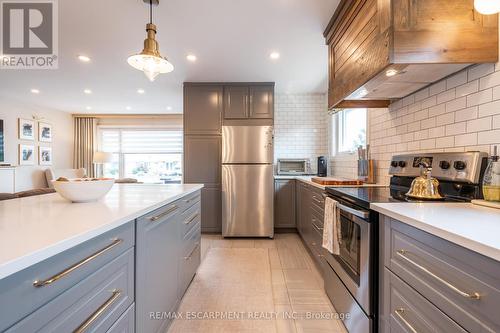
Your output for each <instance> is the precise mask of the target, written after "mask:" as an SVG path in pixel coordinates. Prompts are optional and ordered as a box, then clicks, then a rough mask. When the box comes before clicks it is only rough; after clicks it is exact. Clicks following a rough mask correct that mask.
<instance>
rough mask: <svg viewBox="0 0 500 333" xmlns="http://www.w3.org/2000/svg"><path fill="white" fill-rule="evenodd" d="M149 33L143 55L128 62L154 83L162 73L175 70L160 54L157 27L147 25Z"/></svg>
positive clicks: (135, 56)
mask: <svg viewBox="0 0 500 333" xmlns="http://www.w3.org/2000/svg"><path fill="white" fill-rule="evenodd" d="M146 31H147V33H148V36H147V38H146V39H145V40H144V49H143V50H142V52H141V53H139V54H136V55H133V56H130V57H129V58H128V60H127V62H128V63H129V65H130V66H132V67H134V68H135V69H138V70H140V71H143V72H144V74H145V75H146V77H147V78H148V79H149V80H150V81H151V82H152V81H154V80H155V78H156V77H157V76H158V74H161V73H169V72H171V71H173V70H174V65H172V64H171V63H170V62H169V61H168V59H167V58H164V57H162V56H161V54H160V50H159V49H158V42H157V41H156V39H155V37H156V26H155V25H154V24H152V23H148V24H147V25H146Z"/></svg>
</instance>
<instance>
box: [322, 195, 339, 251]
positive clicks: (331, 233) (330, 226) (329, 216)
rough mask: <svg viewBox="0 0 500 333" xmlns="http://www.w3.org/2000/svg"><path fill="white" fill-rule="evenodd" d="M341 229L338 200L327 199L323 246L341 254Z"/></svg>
mask: <svg viewBox="0 0 500 333" xmlns="http://www.w3.org/2000/svg"><path fill="white" fill-rule="evenodd" d="M341 242H342V239H341V229H340V212H339V208H338V207H337V201H335V200H333V199H332V198H329V197H327V198H326V199H325V223H324V226H323V247H324V248H325V249H327V250H328V251H329V252H330V253H332V254H334V255H340V244H341Z"/></svg>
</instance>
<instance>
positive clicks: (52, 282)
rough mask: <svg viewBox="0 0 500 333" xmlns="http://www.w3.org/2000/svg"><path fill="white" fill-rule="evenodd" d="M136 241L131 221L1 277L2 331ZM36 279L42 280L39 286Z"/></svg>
mask: <svg viewBox="0 0 500 333" xmlns="http://www.w3.org/2000/svg"><path fill="white" fill-rule="evenodd" d="M68 223H71V221H68ZM134 242H135V236H134V223H132V222H130V223H127V224H125V225H123V226H121V227H119V228H116V229H113V230H112V231H110V232H107V233H105V234H103V235H101V236H99V237H96V238H94V239H91V240H89V241H87V242H85V243H83V244H80V245H78V246H76V247H74V248H71V249H69V250H67V251H65V252H63V253H60V254H58V255H56V256H54V257H51V258H49V259H47V260H44V261H42V262H41V263H39V264H36V265H34V266H31V267H28V268H26V269H25V270H23V271H21V272H19V273H16V274H14V275H11V276H9V277H7V278H5V279H2V280H0V290H1V291H2V295H1V297H0V309H2V311H0V331H3V330H4V329H6V328H7V327H10V326H11V325H13V324H14V323H16V322H18V321H19V320H21V319H22V318H24V317H25V316H27V315H29V314H30V313H32V312H33V311H35V310H36V309H38V308H39V307H41V306H42V305H44V304H46V303H48V302H49V301H51V300H52V299H54V298H55V297H57V296H58V295H60V294H62V293H63V292H64V291H66V290H68V289H69V288H71V287H73V286H75V285H76V284H78V282H80V281H81V280H83V279H84V278H86V277H88V276H89V275H91V274H92V273H94V272H95V271H96V270H97V269H99V268H100V267H102V266H104V265H105V264H106V263H108V262H110V261H111V260H113V259H114V258H116V257H117V256H118V255H120V254H121V253H123V252H124V251H125V250H127V249H128V248H130V247H133V246H134ZM35 281H40V282H39V284H38V285H39V286H35V285H34V282H35Z"/></svg>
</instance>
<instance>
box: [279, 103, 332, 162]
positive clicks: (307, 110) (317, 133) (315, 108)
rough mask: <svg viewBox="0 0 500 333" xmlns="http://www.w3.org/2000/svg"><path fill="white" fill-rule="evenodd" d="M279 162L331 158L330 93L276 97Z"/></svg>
mask: <svg viewBox="0 0 500 333" xmlns="http://www.w3.org/2000/svg"><path fill="white" fill-rule="evenodd" d="M274 130H275V150H274V156H275V159H278V158H309V159H310V160H311V166H312V168H313V170H315V169H316V163H315V159H316V157H317V156H321V155H324V156H328V115H327V97H326V94H276V98H275V120H274Z"/></svg>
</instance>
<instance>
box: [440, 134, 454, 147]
mask: <svg viewBox="0 0 500 333" xmlns="http://www.w3.org/2000/svg"><path fill="white" fill-rule="evenodd" d="M454 146H455V137H454V136H445V137H442V138H437V139H436V148H448V147H454Z"/></svg>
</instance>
